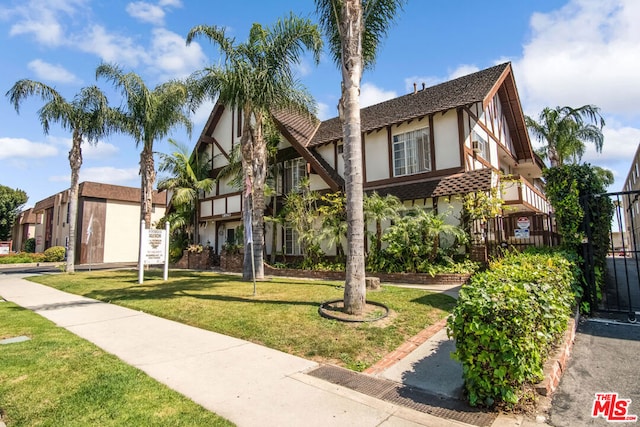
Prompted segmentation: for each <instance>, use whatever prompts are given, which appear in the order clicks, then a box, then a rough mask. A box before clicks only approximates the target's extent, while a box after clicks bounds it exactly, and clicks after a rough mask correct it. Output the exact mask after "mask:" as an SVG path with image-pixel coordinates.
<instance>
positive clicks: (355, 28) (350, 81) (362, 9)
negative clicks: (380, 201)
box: [316, 0, 405, 315]
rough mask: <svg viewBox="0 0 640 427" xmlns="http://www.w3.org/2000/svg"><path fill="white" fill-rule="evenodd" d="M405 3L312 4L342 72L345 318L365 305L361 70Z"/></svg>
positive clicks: (339, 0) (349, 0)
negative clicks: (345, 233)
mask: <svg viewBox="0 0 640 427" xmlns="http://www.w3.org/2000/svg"><path fill="white" fill-rule="evenodd" d="M404 3H405V1H404V0H316V10H317V13H318V15H319V17H320V23H321V25H322V27H323V28H324V30H325V33H326V34H327V37H328V39H329V44H330V49H331V53H332V56H333V59H334V60H335V62H336V64H337V65H338V66H339V67H340V69H341V70H342V95H341V97H340V101H339V103H338V112H339V115H340V118H341V119H342V129H343V140H344V164H345V165H344V169H345V178H346V179H345V186H346V194H347V266H346V281H345V288H344V308H345V311H346V312H347V313H349V314H356V315H359V314H361V313H362V310H363V309H364V306H365V302H366V286H365V280H364V279H365V261H364V253H365V250H364V249H365V247H364V235H365V233H364V213H363V197H364V192H363V187H362V186H363V182H362V180H363V178H362V147H361V136H360V129H361V127H360V100H359V96H360V82H361V80H362V72H363V70H364V69H365V68H367V67H371V66H372V65H373V63H374V61H375V57H376V53H377V50H378V46H379V45H380V41H381V40H382V38H383V37H384V36H385V35H386V33H387V31H388V30H389V27H390V25H391V23H392V21H393V18H394V17H395V15H396V13H397V11H398V10H399V9H401V8H402V5H403V4H404Z"/></svg>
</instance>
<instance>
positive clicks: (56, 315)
mask: <svg viewBox="0 0 640 427" xmlns="http://www.w3.org/2000/svg"><path fill="white" fill-rule="evenodd" d="M0 296H2V297H3V298H4V299H6V300H8V301H12V302H14V303H16V304H18V305H20V306H23V307H25V308H28V309H30V310H33V311H34V312H36V313H38V314H40V315H42V316H44V317H46V318H47V319H50V320H52V321H53V322H55V323H56V324H57V325H59V326H61V327H64V328H66V329H68V330H69V331H71V332H73V333H74V334H76V335H78V336H80V337H82V338H85V339H87V340H88V341H91V342H93V343H95V344H96V345H98V346H99V347H101V348H102V349H104V350H105V351H107V352H109V353H112V354H115V355H116V356H118V357H119V358H121V359H122V360H123V361H125V362H126V363H128V364H130V365H133V366H135V367H137V368H139V369H141V370H142V371H144V372H145V373H147V374H148V375H149V376H151V377H153V378H155V379H156V380H158V381H160V382H162V383H164V384H166V385H168V386H169V387H171V388H172V389H174V390H176V391H178V392H180V393H182V394H183V395H185V396H187V397H189V398H191V399H192V400H194V401H195V402H197V403H199V404H200V405H202V406H203V407H205V408H207V409H209V410H211V411H213V412H215V413H217V414H219V415H221V416H223V417H225V418H227V419H229V420H230V421H232V422H234V423H236V424H237V425H239V426H285V425H286V426H296V425H305V426H354V425H355V426H418V425H428V426H462V425H466V424H464V423H461V422H458V421H453V420H447V419H442V418H437V417H434V416H432V415H429V414H427V413H422V412H418V411H415V410H412V409H409V408H407V407H404V406H398V405H395V404H392V403H389V402H385V401H383V400H379V399H376V398H373V397H370V396H367V395H365V394H361V393H358V392H356V391H353V390H351V389H349V388H345V387H342V386H339V385H335V384H332V383H330V382H327V381H324V380H321V379H318V378H315V377H313V376H310V375H306V374H305V372H307V371H310V370H312V369H314V368H316V367H318V364H317V363H315V362H312V361H309V360H305V359H302V358H299V357H296V356H292V355H289V354H286V353H282V352H279V351H277V350H272V349H269V348H266V347H262V346H259V345H256V344H253V343H250V342H247V341H243V340H239V339H235V338H231V337H228V336H225V335H221V334H217V333H214V332H209V331H205V330H202V329H198V328H194V327H191V326H187V325H184V324H181V323H177V322H173V321H170V320H166V319H162V318H159V317H155V316H152V315H149V314H145V313H143V312H139V311H135V310H130V309H127V308H123V307H119V306H116V305H112V304H108V303H103V302H98V301H95V300H91V299H88V298H84V297H80V296H77V295H72V294H68V293H65V292H61V291H58V290H55V289H52V288H49V287H46V286H43V285H39V284H36V283H32V282H29V281H26V280H23V279H22V278H21V277H20V276H17V275H6V274H0Z"/></svg>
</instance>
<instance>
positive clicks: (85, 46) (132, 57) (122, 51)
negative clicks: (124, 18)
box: [73, 25, 148, 67]
mask: <svg viewBox="0 0 640 427" xmlns="http://www.w3.org/2000/svg"><path fill="white" fill-rule="evenodd" d="M73 44H74V45H75V46H77V47H78V48H79V49H80V50H81V51H84V52H88V53H93V54H95V55H97V56H99V57H100V58H101V59H102V60H103V61H105V62H113V63H118V64H120V65H123V66H131V67H135V66H137V65H138V64H139V63H140V62H145V61H146V60H148V54H147V52H146V51H145V49H144V48H143V47H142V46H139V45H137V44H136V43H135V42H134V41H133V40H132V39H131V38H130V37H125V36H121V35H118V34H111V33H108V32H107V30H106V29H105V28H104V27H103V26H101V25H93V26H90V27H89V28H88V29H87V31H86V32H85V34H81V35H78V36H76V37H75V40H74V42H73Z"/></svg>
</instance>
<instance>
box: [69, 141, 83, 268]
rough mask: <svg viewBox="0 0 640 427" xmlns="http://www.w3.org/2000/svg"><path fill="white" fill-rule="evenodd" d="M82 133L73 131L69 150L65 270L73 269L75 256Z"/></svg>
mask: <svg viewBox="0 0 640 427" xmlns="http://www.w3.org/2000/svg"><path fill="white" fill-rule="evenodd" d="M81 144H82V135H80V133H79V132H78V131H76V130H74V131H73V139H72V143H71V150H69V166H70V167H71V187H70V189H69V243H68V247H67V266H66V272H67V273H73V272H74V271H75V261H76V259H75V257H76V225H77V224H78V187H79V181H80V167H81V166H82V147H81Z"/></svg>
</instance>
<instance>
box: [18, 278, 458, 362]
mask: <svg viewBox="0 0 640 427" xmlns="http://www.w3.org/2000/svg"><path fill="white" fill-rule="evenodd" d="M169 276H170V277H169V280H168V281H167V282H164V281H162V273H161V272H160V271H150V272H149V271H148V272H145V282H144V284H142V285H138V283H137V271H109V272H105V271H96V272H91V273H75V274H72V275H69V274H57V275H47V276H38V277H32V278H29V279H30V280H33V281H35V282H38V283H42V284H45V285H48V286H52V287H54V288H57V289H60V290H63V291H66V292H70V293H74V294H78V295H83V296H86V297H89V298H95V299H98V300H101V301H107V302H111V303H114V304H119V305H122V306H125V307H129V308H133V309H136V310H142V311H144V312H147V313H151V314H154V315H157V316H160V317H164V318H167V319H172V320H175V321H178V322H182V323H185V324H188V325H192V326H196V327H199V328H203V329H208V330H211V331H215V332H219V333H222V334H225V335H230V336H233V337H237V338H242V339H245V340H248V341H252V342H255V343H258V344H263V345H265V346H267V347H271V348H274V349H278V350H281V351H284V352H287V353H291V354H295V355H298V356H301V357H304V358H307V359H312V360H315V361H318V362H330V363H334V364H338V365H341V366H345V367H347V368H350V369H354V370H359V371H360V370H364V369H366V368H367V367H369V366H371V365H372V364H374V363H375V362H377V361H378V360H380V359H381V358H382V357H383V356H384V355H385V354H387V353H388V352H390V351H392V350H394V349H396V348H397V347H398V346H400V345H401V344H402V343H403V342H404V341H405V340H406V339H408V338H410V337H412V336H413V335H415V334H417V333H418V332H419V331H420V330H422V329H424V328H425V327H427V326H429V325H431V324H433V323H435V322H437V321H438V320H440V319H442V318H444V317H446V316H447V315H448V314H449V312H450V311H451V310H452V309H453V307H454V305H455V300H454V299H453V298H451V297H449V296H447V295H444V294H436V293H431V292H428V291H424V290H420V289H407V288H399V287H393V286H384V287H383V289H382V290H381V291H376V292H369V293H368V295H367V299H368V300H372V301H376V302H380V303H383V304H386V305H387V306H388V307H389V308H390V309H391V310H392V311H393V314H392V316H390V318H389V319H388V320H385V321H382V322H381V323H379V324H368V323H364V324H349V323H342V322H338V321H335V320H327V319H324V318H322V317H320V316H319V314H318V307H319V305H320V303H321V302H323V301H326V300H330V299H336V298H341V297H342V295H343V292H344V290H343V289H342V288H341V283H338V282H323V281H305V280H300V279H288V278H272V279H268V280H266V281H264V282H258V284H257V289H258V292H257V293H258V295H257V296H255V297H254V296H253V284H252V283H250V282H243V281H241V280H240V279H239V277H238V276H232V275H223V274H215V273H201V272H189V271H172V272H171V273H170V275H169Z"/></svg>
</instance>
